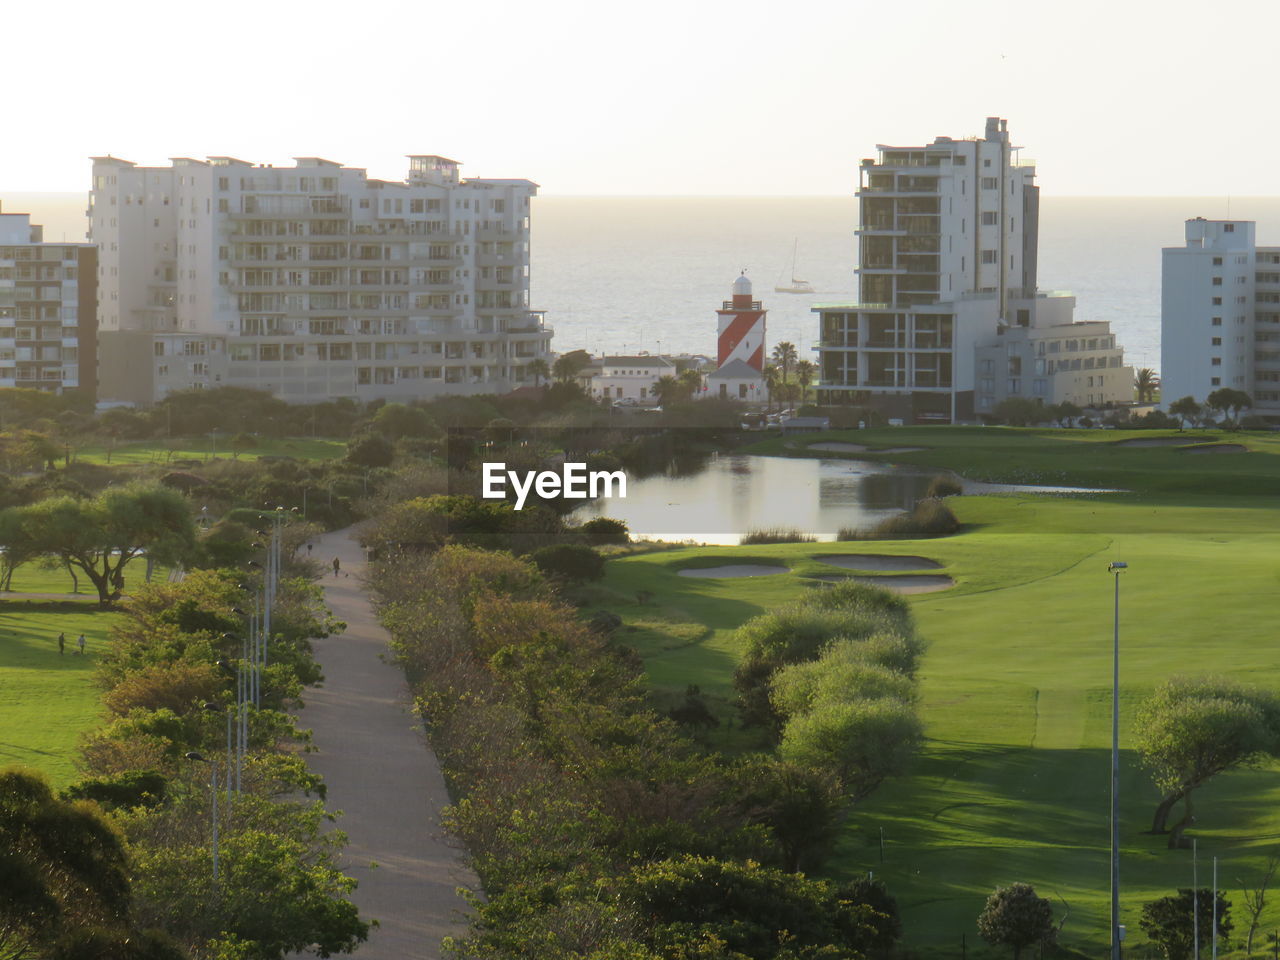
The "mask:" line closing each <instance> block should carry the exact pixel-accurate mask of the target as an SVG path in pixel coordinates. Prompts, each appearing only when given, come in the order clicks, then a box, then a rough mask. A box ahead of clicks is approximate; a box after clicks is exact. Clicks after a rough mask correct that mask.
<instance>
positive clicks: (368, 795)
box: [299, 529, 477, 960]
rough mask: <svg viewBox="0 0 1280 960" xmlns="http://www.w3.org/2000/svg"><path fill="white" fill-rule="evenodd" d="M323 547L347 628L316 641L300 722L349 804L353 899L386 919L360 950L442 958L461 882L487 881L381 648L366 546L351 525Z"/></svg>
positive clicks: (326, 581)
mask: <svg viewBox="0 0 1280 960" xmlns="http://www.w3.org/2000/svg"><path fill="white" fill-rule="evenodd" d="M312 556H313V557H314V558H315V559H317V560H319V561H320V562H321V563H322V564H324V567H325V576H324V578H323V580H322V581H321V582H322V583H323V585H324V589H325V601H326V603H327V604H328V606H329V608H330V609H331V610H333V613H334V615H335V616H336V617H337V618H338V619H340V620H343V621H345V622H346V624H347V629H346V631H345V632H344V633H341V634H339V635H338V636H336V637H329V638H328V639H326V640H318V641H316V643H315V654H316V659H317V660H318V661H319V662H320V666H321V668H322V669H323V671H324V677H325V679H324V685H323V686H321V687H319V688H318V689H315V688H313V689H310V690H307V691H306V692H305V694H304V696H305V699H306V706H305V707H304V708H303V710H302V712H301V713H300V714H299V722H300V723H301V725H302V726H303V727H309V728H310V729H311V730H312V732H313V737H314V739H313V743H314V746H315V747H316V752H315V753H312V754H308V755H307V762H308V764H309V765H310V767H311V769H312V770H314V771H315V772H316V773H319V774H321V775H322V776H323V777H324V780H325V783H326V784H327V785H328V790H329V793H328V806H329V808H330V809H331V810H341V811H342V813H343V815H342V816H341V817H340V818H339V820H338V828H339V829H341V830H344V831H346V833H347V837H348V845H347V848H346V852H345V855H344V857H343V869H344V870H345V871H346V873H347V874H349V875H350V876H352V877H354V878H355V879H356V880H358V881H360V886H359V887H358V888H357V889H356V891H355V893H353V894H352V900H353V901H354V902H355V904H356V905H357V906H358V907H359V908H360V915H361V916H362V917H363V918H364V919H366V920H375V919H376V920H377V921H378V924H379V925H378V926H377V927H375V928H374V929H373V930H371V931H370V933H369V941H368V943H366V944H364V945H363V946H361V947H360V948H359V949H358V950H357V951H356V956H357V957H359V958H365V960H383V958H387V960H393V958H394V960H436V958H439V957H440V956H441V952H440V941H441V939H442V938H443V937H445V936H447V935H449V934H454V935H457V934H461V933H463V932H465V929H466V924H465V922H464V920H463V916H462V910H463V909H464V908H465V906H466V904H465V902H464V901H463V900H462V898H461V897H459V896H458V894H457V888H458V887H460V886H463V887H468V888H471V889H477V883H476V879H475V876H474V874H472V873H471V871H470V870H469V869H468V868H467V867H466V866H465V865H464V864H463V862H462V857H461V851H460V850H458V849H457V848H456V847H455V846H451V845H450V844H449V843H448V842H447V841H446V839H445V837H444V836H443V831H442V829H441V827H440V809H441V808H442V807H443V806H445V804H447V803H448V802H449V797H448V793H447V792H446V790H445V785H444V778H443V777H442V776H441V773H440V765H439V763H437V761H436V758H435V754H434V753H432V752H431V748H430V746H429V745H428V744H427V741H426V737H425V736H424V734H423V732H422V727H421V723H420V722H419V720H418V718H417V717H415V716H414V714H413V712H412V710H411V702H410V698H409V689H408V685H407V684H406V683H405V679H404V674H403V673H402V672H401V670H400V669H399V668H398V667H396V666H394V665H393V664H392V663H390V662H384V661H383V660H382V659H380V655H382V654H385V653H387V643H388V639H389V638H388V635H387V631H386V630H384V629H383V628H382V626H381V624H379V623H378V621H377V618H376V617H375V616H374V612H373V606H372V604H371V603H370V600H369V595H368V593H367V591H366V589H365V586H364V581H363V577H364V574H365V569H366V567H365V562H364V551H363V549H362V548H361V547H360V545H359V544H358V543H356V542H355V541H354V540H352V539H351V531H350V530H349V529H347V530H337V531H334V532H333V533H328V534H325V535H324V536H323V537H320V538H319V539H317V540H316V541H315V548H314V551H313V553H312ZM334 557H337V558H338V560H339V567H340V574H339V575H338V576H337V577H335V576H334V575H333V558H334ZM388 660H389V656H388ZM371 863H373V864H376V867H370V864H371Z"/></svg>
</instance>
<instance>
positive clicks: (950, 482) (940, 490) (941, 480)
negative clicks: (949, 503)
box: [925, 473, 964, 500]
mask: <svg viewBox="0 0 1280 960" xmlns="http://www.w3.org/2000/svg"><path fill="white" fill-rule="evenodd" d="M962 493H964V487H963V486H962V485H961V483H960V481H959V480H957V479H956V478H955V477H950V476H947V475H946V474H945V473H940V474H938V475H937V476H936V477H934V478H933V479H932V480H930V481H929V489H928V491H927V492H926V493H925V496H927V497H931V498H932V499H934V500H941V499H942V498H943V497H958V496H960V494H962Z"/></svg>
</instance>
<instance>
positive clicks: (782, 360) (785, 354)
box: [772, 340, 800, 384]
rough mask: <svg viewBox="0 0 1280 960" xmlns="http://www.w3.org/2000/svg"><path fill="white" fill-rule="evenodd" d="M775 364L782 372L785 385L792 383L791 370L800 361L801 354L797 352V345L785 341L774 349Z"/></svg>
mask: <svg viewBox="0 0 1280 960" xmlns="http://www.w3.org/2000/svg"><path fill="white" fill-rule="evenodd" d="M772 358H773V362H774V363H776V364H777V365H778V367H779V369H780V370H781V372H782V380H781V382H782V383H783V384H787V383H790V382H791V368H792V367H794V366H795V365H796V363H797V362H798V361H799V359H800V357H799V354H798V353H797V352H796V345H795V344H794V343H791V342H790V341H789V340H783V341H782V342H781V343H779V344H777V345H776V346H775V347H774V348H773V354H772Z"/></svg>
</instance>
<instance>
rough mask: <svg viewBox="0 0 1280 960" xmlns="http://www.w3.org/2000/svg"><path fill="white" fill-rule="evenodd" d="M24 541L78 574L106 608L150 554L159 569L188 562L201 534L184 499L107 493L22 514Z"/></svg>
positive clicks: (117, 490)
mask: <svg viewBox="0 0 1280 960" xmlns="http://www.w3.org/2000/svg"><path fill="white" fill-rule="evenodd" d="M18 510H19V511H20V512H19V517H20V523H21V525H22V530H23V536H24V537H25V539H26V541H27V542H29V543H32V544H38V545H39V548H40V551H41V554H42V555H43V556H44V558H45V562H47V563H49V564H51V565H56V566H67V567H71V568H74V569H76V570H79V571H80V572H82V573H83V574H84V575H85V576H86V577H88V578H89V580H90V582H91V583H92V584H93V585H94V587H95V588H96V589H97V591H98V599H99V601H100V602H101V603H102V604H103V605H106V604H110V603H112V602H113V601H114V600H116V599H117V598H118V597H119V596H120V594H121V592H122V591H123V590H124V571H125V567H126V566H128V564H129V563H131V562H132V561H133V560H136V559H137V558H138V557H140V556H142V555H143V554H144V553H145V554H147V555H148V556H149V557H150V558H151V559H153V560H155V561H157V562H159V563H172V562H176V561H178V560H181V559H183V558H184V557H186V556H187V555H188V554H190V553H191V551H192V550H193V549H194V547H195V542H196V528H195V522H194V521H193V520H192V518H191V514H190V511H189V510H188V508H187V503H186V501H185V500H184V499H183V498H182V495H181V494H179V493H177V492H176V491H173V490H168V489H165V488H164V487H161V486H158V485H157V486H144V485H140V484H130V485H128V486H124V487H108V488H107V489H106V490H104V491H103V492H102V493H101V494H99V495H98V496H97V497H96V498H95V499H93V500H91V501H85V500H76V499H74V498H72V497H53V498H50V499H48V500H41V501H38V502H36V503H33V504H31V505H30V506H27V507H20V508H18Z"/></svg>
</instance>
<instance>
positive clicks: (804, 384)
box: [796, 360, 818, 403]
mask: <svg viewBox="0 0 1280 960" xmlns="http://www.w3.org/2000/svg"><path fill="white" fill-rule="evenodd" d="M817 375H818V365H817V364H816V363H814V362H813V361H812V360H800V361H797V363H796V384H797V385H798V386H799V387H800V402H801V403H804V401H805V397H807V396H808V395H809V384H811V383H813V380H814V378H815V377H816V376H817Z"/></svg>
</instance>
